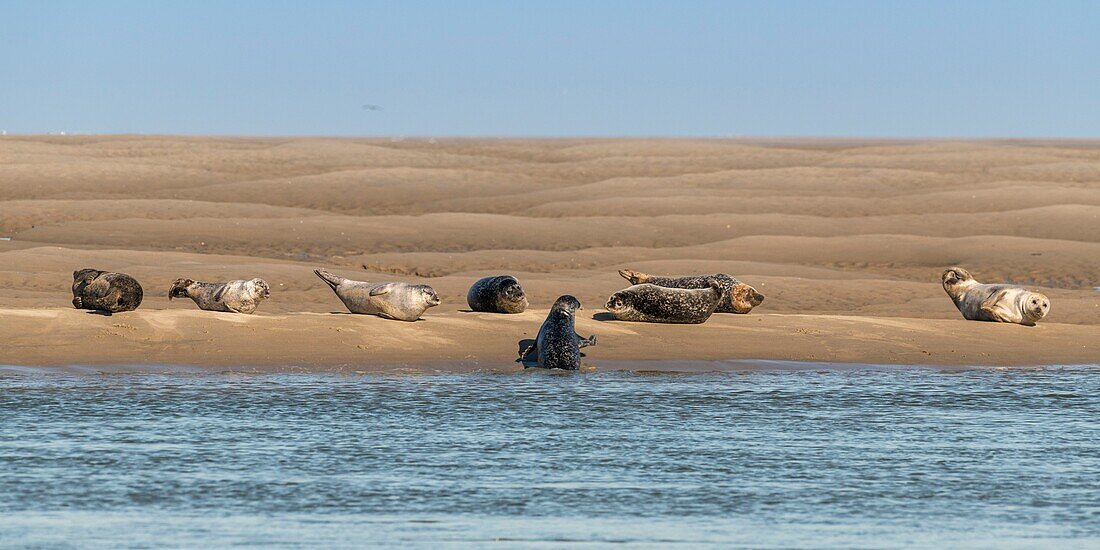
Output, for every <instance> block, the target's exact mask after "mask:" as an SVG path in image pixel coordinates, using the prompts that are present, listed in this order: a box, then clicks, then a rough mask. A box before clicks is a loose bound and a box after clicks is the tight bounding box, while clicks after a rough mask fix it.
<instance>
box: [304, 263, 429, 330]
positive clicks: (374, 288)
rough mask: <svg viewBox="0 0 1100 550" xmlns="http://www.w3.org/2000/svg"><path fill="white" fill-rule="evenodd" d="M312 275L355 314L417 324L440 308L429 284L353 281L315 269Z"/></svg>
mask: <svg viewBox="0 0 1100 550" xmlns="http://www.w3.org/2000/svg"><path fill="white" fill-rule="evenodd" d="M313 273H315V274H316V275H317V276H318V277H320V278H321V280H322V281H324V282H325V283H327V284H328V286H330V287H332V291H333V292H335V293H336V296H337V297H339V298H340V301H341V302H344V305H345V306H347V308H348V311H350V312H352V313H362V314H364V315H377V316H379V317H384V318H386V319H395V320H398V321H415V320H417V319H419V318H420V315H421V314H422V313H424V311H425V310H427V309H428V308H430V307H435V306H438V305H439V296H436V294H435V290H433V289H432V287H430V286H428V285H411V284H408V283H368V282H365V281H353V280H351V279H345V278H343V277H338V276H336V275H333V274H332V273H329V272H328V271H325V270H323V269H315V270H313Z"/></svg>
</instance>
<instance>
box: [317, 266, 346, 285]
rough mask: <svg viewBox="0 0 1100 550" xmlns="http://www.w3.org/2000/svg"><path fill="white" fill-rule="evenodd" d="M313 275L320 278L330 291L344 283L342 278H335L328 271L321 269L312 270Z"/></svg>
mask: <svg viewBox="0 0 1100 550" xmlns="http://www.w3.org/2000/svg"><path fill="white" fill-rule="evenodd" d="M313 274H314V275H316V276H318V277H320V278H321V280H322V281H324V282H325V283H326V284H328V286H330V287H332V290H336V287H338V286H340V283H342V282H344V281H346V280H347V279H344V278H343V277H337V276H336V275H333V274H332V273H329V272H328V271H325V270H323V269H314V270H313Z"/></svg>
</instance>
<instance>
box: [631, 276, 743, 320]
mask: <svg viewBox="0 0 1100 550" xmlns="http://www.w3.org/2000/svg"><path fill="white" fill-rule="evenodd" d="M619 275H621V276H622V277H623V278H624V279H626V280H628V281H630V284H632V285H639V284H642V283H649V284H652V285H657V286H663V287H667V288H707V287H709V286H710V283H709V281H710V280H712V279H713V280H716V281H718V282H719V284H721V285H722V292H723V295H722V301H721V302H720V303H719V304H718V309H716V310H715V311H717V312H718V313H748V312H750V311H752V308H754V307H756V306H758V305H760V304H761V303H763V302H764V295H763V294H761V293H759V292H757V291H756V289H755V288H753V287H751V286H749V285H747V284H745V283H742V282H741V281H738V280H737V279H734V278H733V277H730V276H729V275H727V274H725V273H715V274H714V275H691V276H687V277H665V276H660V275H647V274H645V273H642V272H641V271H633V270H630V269H620V270H619Z"/></svg>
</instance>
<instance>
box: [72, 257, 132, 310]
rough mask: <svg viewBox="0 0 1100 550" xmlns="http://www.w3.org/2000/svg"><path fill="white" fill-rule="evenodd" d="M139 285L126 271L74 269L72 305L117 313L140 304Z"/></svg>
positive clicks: (77, 307) (78, 307)
mask: <svg viewBox="0 0 1100 550" xmlns="http://www.w3.org/2000/svg"><path fill="white" fill-rule="evenodd" d="M142 297H144V293H143V292H142V290H141V285H140V284H139V283H138V282H137V280H136V279H134V278H133V277H131V276H129V275H126V274H125V273H112V272H110V271H100V270H98V269H91V268H85V269H80V270H77V271H74V272H73V307H75V308H76V309H90V310H94V311H107V312H110V313H120V312H123V311H133V310H135V309H137V308H138V306H140V305H141V299H142Z"/></svg>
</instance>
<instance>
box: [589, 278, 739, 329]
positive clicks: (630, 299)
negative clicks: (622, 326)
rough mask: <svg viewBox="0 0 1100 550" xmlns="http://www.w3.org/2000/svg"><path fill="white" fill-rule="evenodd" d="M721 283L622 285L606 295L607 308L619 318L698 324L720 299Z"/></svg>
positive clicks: (645, 321)
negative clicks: (608, 295)
mask: <svg viewBox="0 0 1100 550" xmlns="http://www.w3.org/2000/svg"><path fill="white" fill-rule="evenodd" d="M722 289H723V287H722V284H721V283H719V282H718V281H716V280H713V279H712V280H711V281H710V286H709V287H707V288H695V289H687V288H669V287H663V286H657V285H654V284H649V283H642V284H640V285H634V286H631V287H629V288H625V289H623V290H620V291H618V292H616V293H614V294H612V295H611V297H610V298H608V299H607V311H610V312H611V314H612V315H614V316H615V318H616V319H618V320H620V321H640V322H644V323H682V324H698V323H703V322H706V320H707V319H710V316H711V315H712V314H714V311H715V310H716V309H718V304H719V302H720V301H721V300H722V298H723V296H724V294H723V290H722Z"/></svg>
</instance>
